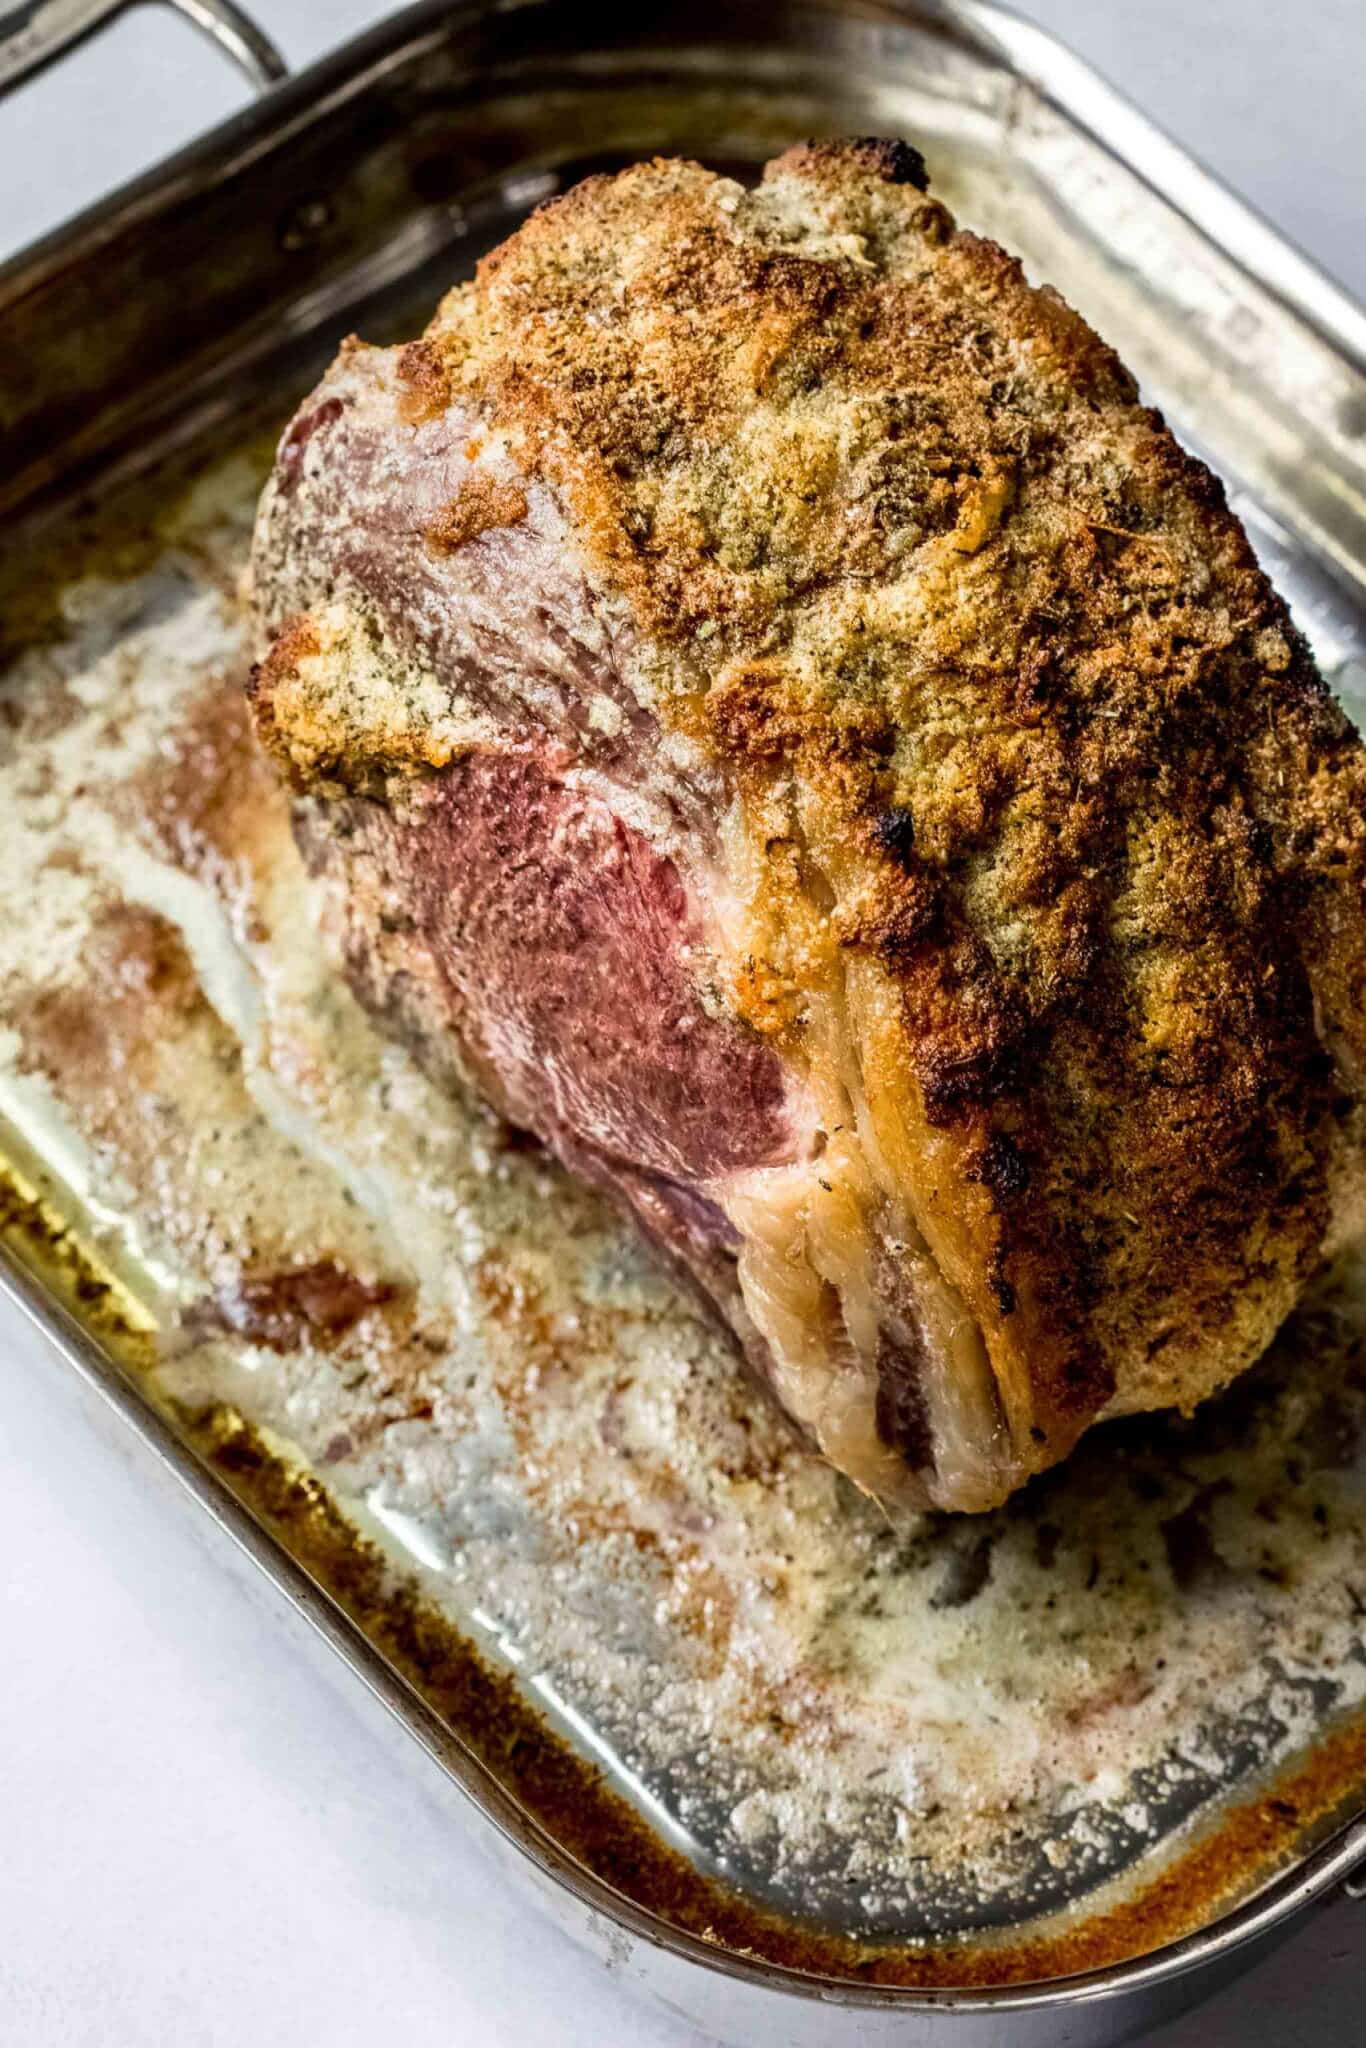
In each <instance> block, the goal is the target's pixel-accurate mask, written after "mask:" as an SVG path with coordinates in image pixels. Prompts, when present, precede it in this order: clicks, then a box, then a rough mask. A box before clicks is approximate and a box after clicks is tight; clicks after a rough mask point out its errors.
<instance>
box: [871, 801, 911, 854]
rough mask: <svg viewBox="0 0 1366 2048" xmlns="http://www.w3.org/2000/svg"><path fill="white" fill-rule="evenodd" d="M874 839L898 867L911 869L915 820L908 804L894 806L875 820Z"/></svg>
mask: <svg viewBox="0 0 1366 2048" xmlns="http://www.w3.org/2000/svg"><path fill="white" fill-rule="evenodd" d="M873 837H874V839H875V840H876V841H877V843H878V845H879V846H880V847H881V849H882V851H883V852H884V853H885V854H887V855H888V856H889V858H890V859H892V860H894V861H895V862H896V864H897V866H898V867H902V868H904V867H909V866H910V863H911V858H912V855H913V854H914V852H915V818H914V816H913V815H912V813H911V811H910V809H909V807H908V806H907V805H906V804H893V805H892V807H891V809H890V810H888V811H884V812H883V813H882V816H881V817H880V818H875V819H874V820H873Z"/></svg>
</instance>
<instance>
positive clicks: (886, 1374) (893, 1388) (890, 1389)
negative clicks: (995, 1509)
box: [874, 1330, 934, 1472]
mask: <svg viewBox="0 0 1366 2048" xmlns="http://www.w3.org/2000/svg"><path fill="white" fill-rule="evenodd" d="M923 1374H924V1359H923V1357H922V1355H921V1350H920V1345H919V1343H918V1341H917V1340H916V1339H915V1338H914V1337H913V1336H912V1335H911V1334H910V1333H909V1332H906V1333H903V1334H902V1335H901V1336H893V1335H892V1333H891V1332H890V1331H888V1330H884V1331H883V1332H882V1335H881V1337H880V1339H879V1341H878V1348H877V1403H876V1408H875V1411H874V1416H875V1420H876V1423H877V1433H878V1435H879V1436H880V1437H881V1439H882V1441H883V1443H885V1444H886V1445H887V1446H888V1447H889V1449H891V1450H894V1451H899V1452H900V1453H901V1455H902V1457H903V1458H904V1459H905V1460H906V1463H907V1465H908V1466H909V1467H910V1469H911V1470H912V1471H913V1472H922V1471H925V1470H926V1469H929V1470H930V1471H933V1469H934V1434H933V1432H932V1430H931V1428H930V1415H929V1409H928V1408H927V1406H926V1404H925V1389H924V1384H923Z"/></svg>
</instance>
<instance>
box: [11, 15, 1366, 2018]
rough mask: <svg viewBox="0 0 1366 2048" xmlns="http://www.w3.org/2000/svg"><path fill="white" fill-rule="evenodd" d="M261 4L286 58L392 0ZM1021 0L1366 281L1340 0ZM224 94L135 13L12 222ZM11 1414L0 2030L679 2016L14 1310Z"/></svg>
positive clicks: (1363, 197)
mask: <svg viewBox="0 0 1366 2048" xmlns="http://www.w3.org/2000/svg"><path fill="white" fill-rule="evenodd" d="M642 4H645V0H642ZM256 5H257V12H258V15H259V18H260V19H261V20H262V22H263V24H264V25H265V26H266V27H268V28H269V29H270V30H271V32H272V33H273V34H274V35H275V37H276V39H277V40H278V42H279V43H280V45H281V46H282V48H283V50H284V52H285V55H286V56H287V57H288V59H289V60H290V62H291V63H292V64H294V65H295V66H296V67H297V66H299V65H301V64H303V63H305V62H307V61H308V60H309V59H310V58H312V57H315V56H317V55H320V54H321V53H322V52H323V51H324V50H326V49H328V48H330V47H332V46H333V45H334V44H336V43H337V42H340V41H341V40H343V39H344V38H345V37H346V36H348V35H350V34H352V33H354V32H355V31H356V30H357V29H359V28H361V27H363V26H365V25H366V24H367V23H369V22H370V21H372V20H375V19H378V18H379V17H380V15H381V14H382V13H383V12H384V9H383V8H382V7H380V6H376V5H373V4H367V0H256ZM1020 11H1021V12H1023V13H1025V14H1027V15H1029V16H1031V17H1032V18H1033V19H1035V20H1036V21H1038V22H1039V23H1041V24H1042V25H1043V26H1045V27H1047V28H1051V29H1053V30H1054V31H1055V32H1056V33H1058V34H1059V35H1061V36H1062V37H1063V38H1065V39H1066V40H1067V41H1068V42H1070V43H1071V45H1072V46H1073V48H1074V49H1076V50H1077V51H1078V52H1079V53H1080V54H1082V55H1083V56H1086V57H1088V58H1089V59H1090V60H1091V61H1092V62H1093V63H1094V64H1095V65H1096V67H1097V68H1098V69H1099V70H1101V71H1102V72H1103V73H1104V74H1105V75H1106V76H1107V77H1108V78H1110V79H1111V80H1112V82H1114V83H1115V84H1117V85H1119V86H1121V87H1122V88H1123V89H1124V90H1125V91H1126V92H1127V93H1128V94H1129V96H1130V97H1131V98H1132V99H1134V100H1135V101H1136V102H1137V103H1138V104H1139V105H1140V106H1141V107H1143V108H1144V109H1145V110H1146V111H1147V112H1148V113H1150V114H1151V115H1153V116H1154V117H1155V118H1156V119H1157V120H1158V121H1159V122H1160V123H1161V124H1162V125H1163V126H1164V127H1165V128H1167V129H1168V130H1169V131H1170V132H1171V133H1172V134H1174V135H1175V136H1176V137H1177V138H1178V139H1179V140H1180V141H1182V142H1183V143H1184V144H1185V145H1186V146H1187V148H1189V149H1190V150H1191V151H1192V152H1193V153H1194V154H1195V155H1196V156H1198V157H1199V158H1200V159H1201V160H1202V161H1203V162H1204V163H1205V164H1207V165H1208V166H1210V167H1211V168H1212V169H1214V170H1215V171H1217V172H1218V173H1219V174H1220V175H1221V176H1222V177H1223V178H1224V179H1225V180H1226V181H1227V182H1228V183H1229V184H1231V185H1233V186H1234V187H1235V188H1237V189H1238V190H1239V191H1241V192H1242V193H1243V194H1244V195H1245V196H1246V197H1247V198H1249V199H1250V200H1251V201H1252V202H1253V203H1254V204H1255V205H1256V206H1258V207H1259V208H1260V209H1261V211H1262V212H1264V213H1265V214H1266V215H1267V216H1268V217H1269V218H1270V219H1271V220H1273V221H1274V222H1276V223H1277V225H1279V226H1280V227H1281V228H1283V229H1284V230H1285V231H1286V232H1287V233H1288V234H1289V235H1291V236H1292V237H1293V238H1294V239H1295V240H1296V241H1298V242H1300V243H1301V244H1302V245H1303V246H1304V247H1305V248H1306V249H1307V250H1308V251H1309V252H1310V253H1311V254H1312V255H1314V256H1315V257H1317V259H1318V260H1319V261H1320V262H1321V263H1322V264H1323V265H1324V266H1325V267H1326V268H1327V269H1329V270H1331V271H1333V272H1334V273H1335V274H1336V275H1337V277H1338V278H1339V279H1340V280H1341V281H1342V282H1343V283H1344V284H1346V285H1347V286H1348V287H1349V288H1350V289H1352V290H1353V291H1354V292H1355V293H1356V294H1357V295H1358V296H1359V297H1362V298H1366V233H1363V228H1364V226H1366V141H1364V140H1363V128H1364V127H1366V5H1363V4H1362V0H1303V4H1301V5H1300V6H1299V7H1298V8H1286V7H1283V6H1281V5H1273V4H1271V0H1031V4H1027V5H1025V6H1023V7H1022V8H1021V9H1020ZM245 98H246V91H245V88H244V87H242V86H240V85H239V84H238V82H237V80H236V78H235V77H234V75H233V74H232V73H231V71H230V70H229V69H228V68H227V66H226V65H224V64H223V63H222V61H221V60H220V59H219V58H217V57H216V55H215V54H214V52H212V51H211V50H210V49H209V48H208V47H207V46H206V45H205V44H203V43H202V42H201V41H200V40H199V39H198V38H197V37H196V36H195V35H194V34H193V33H192V31H190V30H189V29H188V28H187V27H186V26H184V24H182V23H181V22H179V21H177V20H175V19H173V18H171V17H170V16H169V15H167V14H165V13H164V12H162V11H161V10H158V9H155V8H143V9H139V10H137V11H136V12H133V13H131V14H129V15H128V16H126V17H125V18H124V19H123V20H121V21H120V22H119V23H118V24H117V25H116V26H115V27H114V28H113V29H112V30H109V31H107V32H106V33H105V34H104V35H103V36H102V37H101V38H99V39H98V41H96V42H95V43H92V44H91V45H89V46H87V47H86V48H85V49H83V50H81V51H80V52H78V53H77V54H76V55H75V56H73V57H72V58H70V59H69V60H68V61H67V62H66V64H64V65H63V66H62V67H60V68H59V69H58V70H57V71H55V72H53V73H50V74H48V75H46V76H44V77H43V78H41V79H39V80H37V81H35V82H33V83H32V84H30V85H29V86H27V87H25V88H24V89H23V90H22V91H21V92H20V93H19V94H18V95H17V96H16V97H15V98H14V99H12V100H11V101H10V102H8V103H7V104H6V105H4V106H3V107H0V255H3V254H7V253H8V252H9V251H10V250H12V249H15V248H18V247H20V246H22V245H23V244H24V243H25V242H27V241H29V240H31V239H32V238H33V237H34V236H35V235H37V234H39V233H41V232H42V231H43V230H45V229H46V228H48V227H50V226H52V225H55V224H56V223H57V222H58V221H60V220H62V219H64V218H65V217H66V216H67V215H69V214H70V213H71V212H72V211H74V210H75V209H76V208H78V207H79V206H80V205H82V204H84V203H85V202H86V201H88V200H90V199H92V198H94V197H96V196H97V195H98V194H100V193H101V192H103V191H105V190H107V189H108V188H109V187H110V186H111V185H112V184H114V183H115V182H117V181H118V180H119V179H121V178H123V177H125V176H128V175H130V174H131V173H132V172H134V171H135V170H138V169H141V168H143V167H144V166H145V165H147V164H149V163H151V162H152V161H154V160H155V159H156V158H157V157H159V156H161V155H163V154H165V152H166V151H168V150H170V149H172V148H174V147H176V146H177V145H178V144H180V143H182V142H184V141H187V140H188V139H189V138H190V137H191V136H192V135H195V134H197V133H198V132H200V131H201V130H202V129H203V128H204V127H206V126H208V125H209V124H211V123H212V122H213V121H215V120H217V119H220V118H221V117H222V116H223V115H225V114H227V113H229V112H231V111H233V110H234V109H235V108H236V107H237V106H239V105H241V104H243V102H244V100H245ZM3 374H4V371H3V366H0V376H3ZM0 1416H3V1418H4V1419H3V1423H2V1424H0V1643H3V1645H4V1648H3V1651H0V1927H3V1929H4V1934H3V1938H2V1939H0V2041H3V2042H5V2043H11V2042H12V2043H14V2044H16V2048H87V2044H88V2048H96V2044H98V2048H181V2044H184V2048H201V2044H203V2048H285V2044H286V2043H289V2044H291V2048H297V2044H300V2043H314V2042H318V2043H321V2042H324V2041H325V2042H327V2043H329V2044H330V2048H362V2044H364V2048H375V2044H385V2043H389V2042H400V2041H401V2042H403V2043H404V2044H405V2048H438V2044H440V2048H447V2044H452V2048H455V2044H459V2048H532V2044H537V2048H540V2044H547V2043H549V2044H555V2048H588V2044H593V2048H610V2044H615V2043H627V2042H629V2043H633V2044H639V2048H699V2044H700V2037H698V2036H695V2035H691V2034H690V2033H689V2032H688V2030H687V2029H685V2028H682V2027H680V2026H678V2025H677V2024H675V2023H673V2022H671V2021H669V2020H667V2019H664V2018H661V2017H659V2016H657V2015H654V2014H652V2013H647V2012H645V2011H643V2010H641V2009H639V2008H637V2007H636V2006H634V2005H633V2004H630V2003H628V2002H627V2001H626V2000H625V1998H624V1997H623V1996H622V1994H621V1993H620V1991H619V1990H618V1989H617V1987H616V1986H615V1985H614V1984H613V1983H612V1982H611V1981H610V1980H609V1979H608V1978H607V1977H606V1976H605V1975H604V1974H602V1973H601V1972H600V1971H599V1970H598V1969H597V1968H596V1966H594V1965H593V1964H591V1963H589V1962H588V1961H586V1960H585V1959H584V1958H582V1957H580V1956H579V1955H578V1954H577V1953H576V1952H575V1951H574V1950H573V1949H571V1948H570V1947H569V1945H568V1944H567V1943H566V1942H565V1941H563V1940H562V1939H561V1938H560V1937H559V1936H557V1935H556V1934H554V1933H553V1932H552V1931H551V1930H549V1929H547V1928H544V1927H542V1926H540V1925H539V1923H535V1922H528V1921H527V1920H526V1919H525V1918H524V1917H523V1914H522V1912H521V1910H520V1909H519V1908H518V1907H517V1906H516V1905H515V1904H514V1902H513V1901H512V1899H511V1897H510V1895H509V1894H508V1893H507V1892H506V1891H505V1890H504V1888H503V1886H502V1884H501V1882H500V1881H499V1880H497V1879H496V1878H495V1877H494V1875H493V1874H492V1872H491V1871H490V1870H489V1869H488V1868H487V1867H486V1866H485V1864H484V1862H483V1860H482V1858H481V1857H480V1856H479V1855H478V1853H477V1852H476V1851H475V1850H474V1849H473V1848H472V1847H471V1846H470V1845H469V1844H468V1843H467V1842H466V1841H465V1840H464V1839H463V1838H462V1837H461V1836H460V1835H459V1832H458V1830H455V1829H453V1828H452V1827H451V1826H450V1824H449V1822H448V1820H447V1819H446V1817H445V1816H444V1815H442V1814H441V1813H439V1812H438V1811H437V1810H436V1808H435V1806H433V1805H431V1804H429V1802H428V1799H427V1796H426V1794H425V1793H424V1791H423V1789H422V1781H421V1777H420V1775H418V1776H415V1775H413V1774H411V1773H410V1772H408V1771H407V1770H406V1769H405V1768H404V1767H403V1766H402V1765H401V1764H400V1763H399V1762H398V1761H396V1759H395V1757H394V1755H393V1754H392V1752H391V1750H390V1749H388V1748H386V1747H385V1746H384V1745H383V1744H382V1743H381V1742H380V1741H379V1740H378V1739H377V1738H376V1736H375V1735H374V1733H373V1732H372V1730H371V1728H370V1725H369V1724H368V1722H363V1721H362V1720H361V1719H360V1718H359V1717H358V1716H357V1714H356V1712H355V1709H354V1706H353V1704H352V1702H351V1700H350V1698H349V1695H348V1693H347V1690H346V1685H345V1682H341V1681H339V1682H334V1681H333V1680H331V1679H330V1678H329V1677H327V1676H326V1675H320V1674H319V1672H318V1671H317V1669H316V1668H315V1667H314V1664H313V1662H312V1661H311V1660H310V1659H309V1658H307V1657H306V1656H304V1655H303V1654H301V1653H299V1652H298V1651H297V1650H296V1649H294V1648H293V1647H292V1646H291V1645H290V1643H289V1642H288V1641H287V1640H286V1639H285V1638H283V1637H282V1636H281V1633H280V1631H279V1629H278V1626H277V1621H276V1617H275V1616H274V1615H273V1614H272V1613H271V1612H270V1609H269V1603H268V1602H265V1601H263V1600H262V1599H261V1598H260V1597H259V1596H253V1595H252V1594H250V1593H249V1592H247V1591H244V1590H243V1589H242V1587H240V1586H239V1585H238V1584H237V1583H236V1582H235V1581H234V1580H233V1579H231V1578H230V1577H228V1576H226V1575H225V1574H224V1573H223V1571H222V1570H221V1569H220V1567H219V1565H218V1564H217V1562H216V1561H215V1560H214V1558H213V1557H212V1556H211V1555H210V1554H209V1553H208V1551H207V1550H206V1549H204V1548H203V1547H202V1546H201V1542H200V1541H199V1540H198V1539H197V1537H196V1534H195V1525H194V1521H193V1518H192V1517H189V1516H187V1515H186V1514H185V1513H184V1511H183V1509H181V1508H180V1507H179V1504H177V1503H173V1502H170V1501H168V1500H166V1499H164V1498H162V1497H161V1496H160V1495H159V1494H155V1493H152V1492H149V1490H148V1488H147V1486H146V1483H145V1477H144V1475H143V1472H142V1470H141V1468H140V1466H139V1463H138V1461H137V1459H136V1458H135V1457H133V1456H130V1455H128V1454H126V1453H122V1452H120V1450H119V1448H118V1446H117V1445H116V1444H115V1445H114V1446H113V1447H112V1448H111V1445H110V1442H109V1441H108V1440H107V1439H106V1438H104V1437H103V1436H101V1435H99V1434H97V1433H96V1432H94V1431H92V1430H91V1428H90V1426H89V1423H88V1422H87V1420H86V1419H85V1418H84V1416H83V1414H82V1413H81V1411H80V1409H79V1408H78V1405H77V1403H76V1401H75V1399H74V1397H73V1394H72V1392H71V1390H70V1389H69V1388H68V1387H67V1386H66V1385H65V1384H64V1382H63V1379H62V1377H61V1375H60V1374H59V1373H58V1372H57V1371H56V1369H55V1368H54V1366H53V1363H52V1360H51V1357H50V1354H48V1353H47V1352H46V1350H45V1347H44V1346H43V1344H42V1342H41V1341H40V1340H39V1339H38V1338H36V1337H35V1336H34V1335H33V1334H32V1333H31V1332H29V1331H28V1330H27V1329H26V1328H25V1327H23V1326H22V1325H21V1324H20V1322H19V1320H18V1318H17V1317H12V1316H8V1315H5V1314H4V1313H3V1312H2V1311H0ZM1363 1914H1366V1906H1358V1907H1352V1906H1349V1905H1345V1904H1343V1905H1336V1906H1334V1907H1332V1908H1330V1909H1328V1910H1327V1911H1325V1912H1323V1913H1321V1914H1320V1915H1318V1916H1317V1917H1316V1918H1315V1919H1314V1920H1312V1921H1311V1922H1310V1923H1309V1924H1308V1925H1307V1926H1306V1927H1304V1928H1303V1929H1302V1930H1301V1931H1299V1932H1298V1933H1297V1934H1296V1935H1295V1936H1294V1937H1292V1938H1291V1940H1290V1941H1289V1942H1288V1943H1287V1944H1286V1945H1284V1946H1283V1947H1282V1948H1281V1949H1280V1950H1279V1951H1278V1953H1277V1954H1276V1955H1274V1956H1272V1957H1271V1958H1269V1959H1268V1960H1267V1961H1265V1962H1264V1963H1263V1964H1262V1965H1261V1966H1260V1967H1259V1968H1258V1969H1257V1970H1256V1971H1255V1972H1254V1973H1253V1974H1252V1975H1251V1976H1249V1977H1247V1978H1245V1979H1244V1980H1242V1982H1241V1983H1240V1984H1238V1985H1237V1986H1235V1987H1234V1988H1233V1989H1232V1990H1230V1991H1228V1992H1225V1993H1224V1994H1222V1995H1221V1996H1220V1997H1219V1998H1217V1999H1216V2000H1214V2001H1213V2002H1212V2003H1210V2004H1209V2005H1207V2006H1205V2007H1203V2008H1201V2009H1200V2011H1199V2012H1198V2013H1197V2014H1195V2015H1193V2016H1191V2017H1190V2018H1188V2019H1187V2020H1185V2021H1183V2022H1180V2023H1178V2024H1177V2025H1176V2026H1175V2027H1172V2028H1168V2029H1165V2030H1163V2031H1162V2032H1161V2033H1159V2034H1156V2035H1153V2036H1152V2037H1151V2041H1150V2044H1149V2048H1196V2044H1197V2043H1198V2044H1199V2048H1292V2044H1293V2048H1329V2044H1332V2048H1348V2044H1353V2043H1356V2042H1359V2041H1362V2040H1363V2039H1366V2017H1364V2016H1363V1999H1362V1990H1363V1984H1362V1966H1363V1962H1364V1961H1366V1922H1364V1921H1363V1918H1362V1916H1363ZM832 2048H836V2043H835V2041H834V2039H833V2037H832ZM1003 2048H1009V2044H1008V2039H1007V2040H1006V2041H1005V2042H1003ZM1060 2048H1062V2043H1061V2042H1060Z"/></svg>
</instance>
